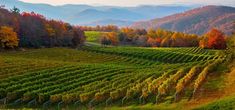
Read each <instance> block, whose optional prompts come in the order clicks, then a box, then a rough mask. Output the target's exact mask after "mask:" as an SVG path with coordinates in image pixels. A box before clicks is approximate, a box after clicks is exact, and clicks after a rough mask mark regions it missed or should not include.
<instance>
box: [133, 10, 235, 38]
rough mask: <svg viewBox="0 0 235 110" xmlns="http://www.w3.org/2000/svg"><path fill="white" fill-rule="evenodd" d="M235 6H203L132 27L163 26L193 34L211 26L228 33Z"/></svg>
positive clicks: (232, 23)
mask: <svg viewBox="0 0 235 110" xmlns="http://www.w3.org/2000/svg"><path fill="white" fill-rule="evenodd" d="M234 21H235V8H234V7H227V6H205V7H201V8H196V9H193V10H190V11H187V12H184V13H179V14H174V15H171V16H167V17H163V18H159V19H153V20H150V21H141V22H136V23H133V24H132V25H131V27H133V28H145V29H156V28H163V29H167V30H171V31H180V32H186V33H193V34H203V33H205V32H207V31H208V30H209V29H211V28H214V27H215V28H218V29H220V30H222V31H223V32H225V33H226V34H230V33H231V32H232V30H233V29H234V27H233V26H234Z"/></svg>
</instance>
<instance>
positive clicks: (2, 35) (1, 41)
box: [0, 26, 18, 48]
mask: <svg viewBox="0 0 235 110" xmlns="http://www.w3.org/2000/svg"><path fill="white" fill-rule="evenodd" d="M17 46H18V37H17V33H16V32H14V31H13V28H11V27H7V26H2V27H1V29H0V48H14V47H17Z"/></svg>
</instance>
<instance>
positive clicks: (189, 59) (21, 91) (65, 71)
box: [0, 40, 226, 109]
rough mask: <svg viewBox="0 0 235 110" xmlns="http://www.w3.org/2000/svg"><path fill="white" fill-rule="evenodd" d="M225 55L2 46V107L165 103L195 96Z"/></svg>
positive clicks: (171, 50) (170, 50) (194, 50)
mask: <svg viewBox="0 0 235 110" xmlns="http://www.w3.org/2000/svg"><path fill="white" fill-rule="evenodd" d="M90 41H94V40H90ZM225 59H226V55H225V54H223V52H222V51H220V50H205V49H201V48H138V47H106V48H102V47H98V46H97V47H83V48H81V49H78V50H76V49H69V48H45V49H28V50H25V51H8V52H3V53H0V61H1V62H0V105H1V106H0V107H2V108H11V107H13V108H15V107H17V108H18V107H22V108H51V109H52V108H67V107H71V108H77V107H79V108H101V109H102V108H103V107H106V106H108V108H109V107H110V106H117V108H115V107H114V108H112V109H119V107H120V106H131V105H142V104H148V103H150V104H151V103H152V104H155V103H158V104H159V105H154V106H156V107H160V106H161V105H164V104H168V105H169V104H171V103H173V102H178V101H181V100H186V99H190V98H192V97H195V94H196V93H197V91H198V90H199V88H200V87H201V86H202V84H203V83H204V81H205V79H206V76H207V75H208V74H209V73H210V72H213V71H215V70H216V69H217V67H218V65H220V64H221V63H222V62H223V61H225ZM179 104H180V103H179ZM179 104H178V105H179ZM148 106H149V105H146V106H145V107H146V109H148ZM181 107H182V106H181ZM129 108H130V109H135V107H129ZM171 108H172V109H173V108H175V106H174V105H172V104H171V106H169V109H171ZM127 109H128V107H127Z"/></svg>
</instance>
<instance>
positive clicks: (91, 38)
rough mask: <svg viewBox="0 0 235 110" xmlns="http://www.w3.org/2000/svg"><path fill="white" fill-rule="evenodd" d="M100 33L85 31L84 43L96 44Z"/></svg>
mask: <svg viewBox="0 0 235 110" xmlns="http://www.w3.org/2000/svg"><path fill="white" fill-rule="evenodd" d="M102 33H103V32H98V31H85V36H86V41H87V42H95V43H98V42H99V38H100V37H101V35H102Z"/></svg>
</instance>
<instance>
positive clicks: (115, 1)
mask: <svg viewBox="0 0 235 110" xmlns="http://www.w3.org/2000/svg"><path fill="white" fill-rule="evenodd" d="M20 1H24V2H29V3H46V4H51V5H64V4H87V5H105V6H137V5H172V4H176V5H179V4H186V5H193V4H200V5H226V6H233V7H235V0H20Z"/></svg>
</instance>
